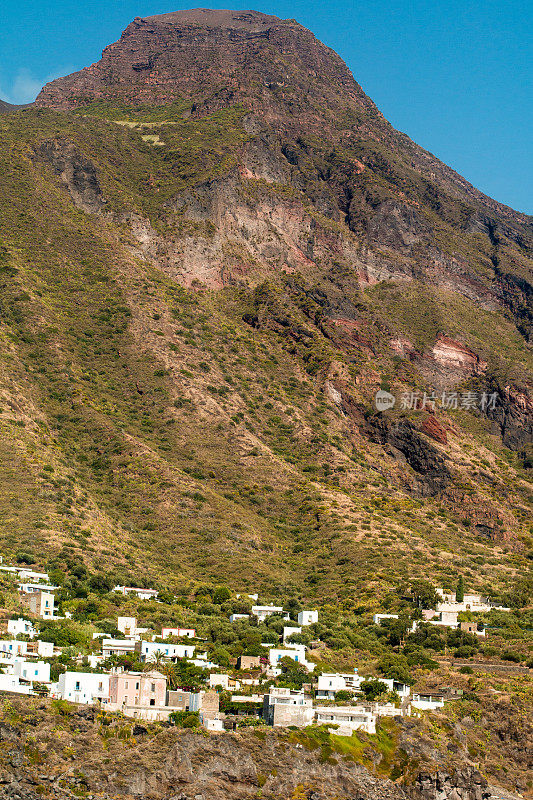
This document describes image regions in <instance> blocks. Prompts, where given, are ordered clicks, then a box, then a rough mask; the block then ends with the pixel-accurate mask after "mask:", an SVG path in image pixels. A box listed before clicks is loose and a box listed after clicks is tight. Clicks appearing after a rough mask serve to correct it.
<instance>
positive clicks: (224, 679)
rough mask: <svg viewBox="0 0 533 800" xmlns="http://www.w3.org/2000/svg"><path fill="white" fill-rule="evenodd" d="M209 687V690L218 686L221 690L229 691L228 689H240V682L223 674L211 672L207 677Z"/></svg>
mask: <svg viewBox="0 0 533 800" xmlns="http://www.w3.org/2000/svg"><path fill="white" fill-rule="evenodd" d="M209 686H210V687H211V689H214V688H215V686H219V687H220V688H221V689H225V690H226V691H229V690H230V689H240V688H241V682H240V681H238V680H237V679H236V678H232V677H231V676H230V675H227V674H225V673H220V672H219V673H216V672H212V673H211V675H210V676H209Z"/></svg>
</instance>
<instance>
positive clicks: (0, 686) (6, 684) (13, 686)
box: [0, 673, 32, 694]
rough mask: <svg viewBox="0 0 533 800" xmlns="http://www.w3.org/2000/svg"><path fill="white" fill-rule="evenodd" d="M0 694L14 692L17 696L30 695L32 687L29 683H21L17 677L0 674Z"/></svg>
mask: <svg viewBox="0 0 533 800" xmlns="http://www.w3.org/2000/svg"><path fill="white" fill-rule="evenodd" d="M0 692H16V693H17V694H31V693H32V687H31V684H29V683H21V682H20V678H19V676H18V675H8V674H5V673H0Z"/></svg>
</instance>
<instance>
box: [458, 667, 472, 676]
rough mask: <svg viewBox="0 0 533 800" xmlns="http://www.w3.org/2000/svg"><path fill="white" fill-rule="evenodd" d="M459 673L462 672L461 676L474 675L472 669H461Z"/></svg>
mask: <svg viewBox="0 0 533 800" xmlns="http://www.w3.org/2000/svg"><path fill="white" fill-rule="evenodd" d="M459 672H462V673H463V675H473V674H474V670H473V669H472V667H461V669H460V670H459Z"/></svg>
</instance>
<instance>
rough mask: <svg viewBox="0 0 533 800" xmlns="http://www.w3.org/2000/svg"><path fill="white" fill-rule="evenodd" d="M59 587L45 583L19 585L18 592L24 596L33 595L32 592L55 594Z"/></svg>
mask: <svg viewBox="0 0 533 800" xmlns="http://www.w3.org/2000/svg"><path fill="white" fill-rule="evenodd" d="M58 588H59V587H58V586H52V584H44V583H19V585H18V590H19V592H21V593H22V594H32V592H55V591H57V589H58Z"/></svg>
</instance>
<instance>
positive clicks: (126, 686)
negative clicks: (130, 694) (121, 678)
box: [124, 681, 128, 689]
mask: <svg viewBox="0 0 533 800" xmlns="http://www.w3.org/2000/svg"><path fill="white" fill-rule="evenodd" d="M124 688H125V689H127V688H128V681H125V683H124Z"/></svg>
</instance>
